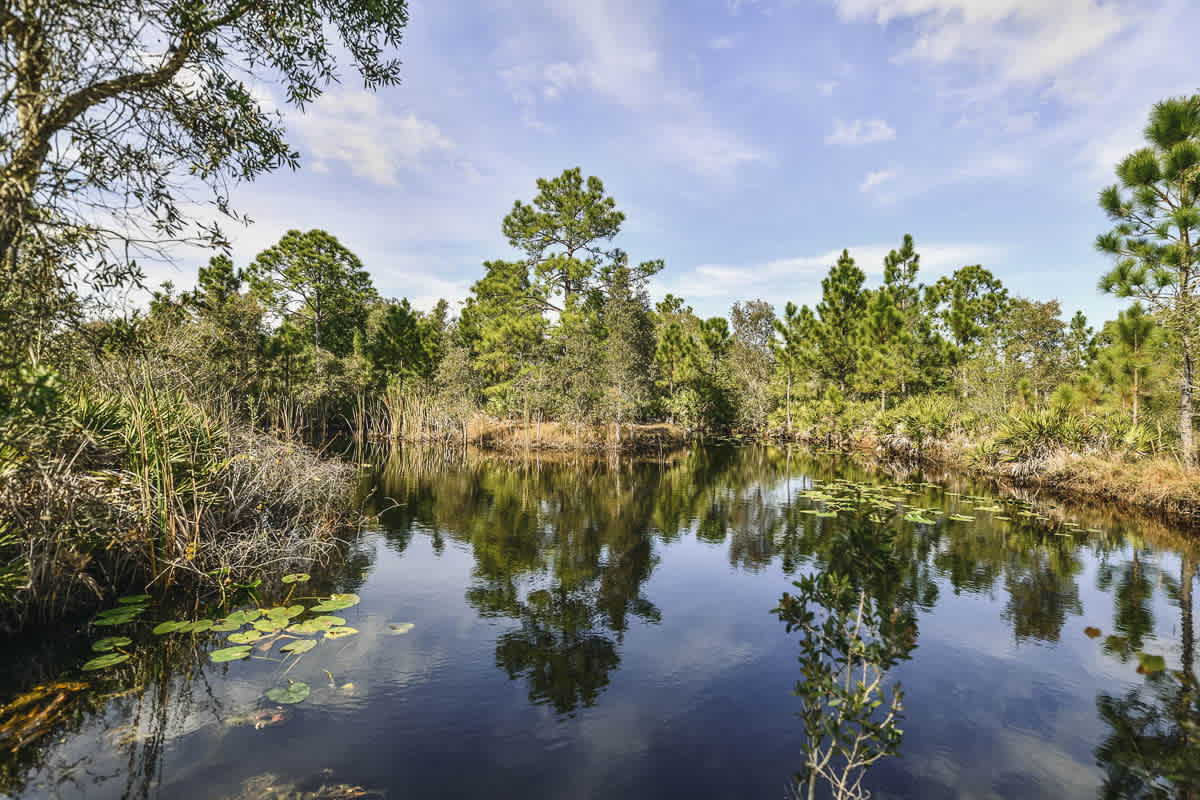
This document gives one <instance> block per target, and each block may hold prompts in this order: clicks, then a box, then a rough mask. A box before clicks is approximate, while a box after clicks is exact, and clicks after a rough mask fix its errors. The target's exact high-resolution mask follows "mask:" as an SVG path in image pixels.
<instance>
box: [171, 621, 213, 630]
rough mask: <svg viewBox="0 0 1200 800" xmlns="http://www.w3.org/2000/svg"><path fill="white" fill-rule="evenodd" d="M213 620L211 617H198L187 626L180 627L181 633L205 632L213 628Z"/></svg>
mask: <svg viewBox="0 0 1200 800" xmlns="http://www.w3.org/2000/svg"><path fill="white" fill-rule="evenodd" d="M212 626H213V621H212V620H211V619H198V620H196V621H195V622H189V623H188V625H187V627H186V628H180V629H179V632H180V633H204V632H205V631H209V630H212Z"/></svg>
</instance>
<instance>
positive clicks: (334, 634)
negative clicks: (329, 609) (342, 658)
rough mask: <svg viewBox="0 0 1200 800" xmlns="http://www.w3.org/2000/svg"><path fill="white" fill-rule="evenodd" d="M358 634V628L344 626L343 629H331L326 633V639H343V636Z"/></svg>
mask: <svg viewBox="0 0 1200 800" xmlns="http://www.w3.org/2000/svg"><path fill="white" fill-rule="evenodd" d="M356 633H358V629H357V628H351V627H350V626H348V625H342V626H341V627H337V628H330V629H329V630H327V631H325V638H326V639H341V638H342V637H343V636H353V635H354V634H356Z"/></svg>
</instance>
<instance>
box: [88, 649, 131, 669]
mask: <svg viewBox="0 0 1200 800" xmlns="http://www.w3.org/2000/svg"><path fill="white" fill-rule="evenodd" d="M128 660H129V653H105V654H104V655H102V656H97V657H96V658H93V659H92V660H91V661H88V662H87V663H86V664H84V665H83V667H82V669H83V670H84V671H85V672H91V671H92V670H97V669H107V668H108V667H115V666H116V665H117V664H124V663H125V662H126V661H128Z"/></svg>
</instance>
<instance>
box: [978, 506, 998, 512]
mask: <svg viewBox="0 0 1200 800" xmlns="http://www.w3.org/2000/svg"><path fill="white" fill-rule="evenodd" d="M975 510H976V511H1003V510H1004V506H975Z"/></svg>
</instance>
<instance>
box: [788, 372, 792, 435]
mask: <svg viewBox="0 0 1200 800" xmlns="http://www.w3.org/2000/svg"><path fill="white" fill-rule="evenodd" d="M787 431H788V441H791V439H792V371H791V370H790V369H789V370H788V375H787Z"/></svg>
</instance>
